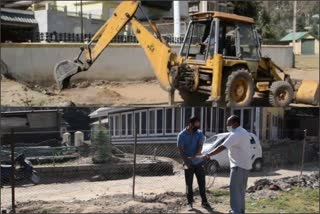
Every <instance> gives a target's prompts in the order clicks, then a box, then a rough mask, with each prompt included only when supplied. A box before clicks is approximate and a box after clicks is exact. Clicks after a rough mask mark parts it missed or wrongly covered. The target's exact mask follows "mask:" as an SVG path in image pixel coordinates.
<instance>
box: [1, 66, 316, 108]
mask: <svg viewBox="0 0 320 214" xmlns="http://www.w3.org/2000/svg"><path fill="white" fill-rule="evenodd" d="M287 72H288V73H289V74H290V75H291V77H292V78H293V79H306V80H317V81H319V70H318V69H310V68H307V69H304V70H302V69H290V70H288V71H287ZM175 101H176V102H177V103H181V102H182V99H181V97H180V96H179V94H178V92H176V94H175ZM167 104H168V94H167V92H165V91H164V90H162V89H161V88H160V85H159V83H158V82H157V81H156V80H148V81H130V82H128V81H124V82H108V81H94V82H87V81H82V82H81V81H80V82H73V84H72V88H69V89H67V90H64V91H62V92H60V91H58V90H57V89H55V87H54V86H52V87H46V88H43V87H40V86H37V85H30V86H26V85H24V84H21V83H18V82H16V81H14V80H9V79H6V78H2V79H1V105H3V106H72V105H76V106H93V105H94V106H127V105H167ZM253 105H255V106H266V105H268V103H264V102H262V101H261V99H259V98H256V99H255V101H254V103H253ZM299 105H300V104H298V106H299ZM295 106H296V104H295ZM300 106H304V105H300Z"/></svg>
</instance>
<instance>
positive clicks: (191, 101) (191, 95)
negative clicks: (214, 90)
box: [179, 90, 210, 106]
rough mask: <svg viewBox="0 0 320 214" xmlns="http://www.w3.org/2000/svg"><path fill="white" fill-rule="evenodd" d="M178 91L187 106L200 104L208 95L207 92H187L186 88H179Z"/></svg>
mask: <svg viewBox="0 0 320 214" xmlns="http://www.w3.org/2000/svg"><path fill="white" fill-rule="evenodd" d="M179 93H180V96H181V98H182V99H183V102H184V104H185V105H188V106H200V105H201V104H204V103H205V102H206V101H207V100H208V99H209V97H210V96H209V95H207V94H202V93H199V92H189V91H187V90H179Z"/></svg>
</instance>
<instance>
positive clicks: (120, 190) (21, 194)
mask: <svg viewBox="0 0 320 214" xmlns="http://www.w3.org/2000/svg"><path fill="white" fill-rule="evenodd" d="M305 169H306V171H304V173H305V174H308V173H311V172H312V171H314V170H318V168H317V167H316V165H315V164H314V165H310V166H308V165H307V166H305ZM294 175H299V171H298V170H290V169H279V170H271V169H268V170H265V171H264V172H260V173H258V172H252V173H251V174H250V178H249V181H248V186H251V185H253V183H254V181H256V180H257V179H260V178H269V179H277V178H282V177H287V176H294ZM206 182H207V188H208V190H209V191H208V194H207V195H208V198H209V201H210V203H211V204H212V205H213V207H214V213H226V212H228V210H229V205H228V204H229V201H228V197H229V196H228V192H227V189H226V186H227V185H228V182H229V178H228V172H227V171H226V172H223V173H219V174H218V176H217V177H216V178H214V177H209V176H207V181H206ZM196 186H197V185H196V181H194V187H196ZM10 191H11V189H10V188H9V187H4V188H3V189H2V194H1V195H2V196H1V197H2V207H5V208H6V207H8V208H9V207H10V204H11V203H10V200H11V194H10ZM131 191H132V178H129V179H123V180H112V181H101V182H89V181H77V182H72V183H52V184H45V185H37V186H32V185H29V186H22V187H17V188H16V201H17V211H18V212H25V213H39V212H41V213H43V212H47V213H48V212H49V213H50V212H55V213H70V212H73V213H89V212H90V213H99V212H111V213H112V212H117V213H142V212H144V213H146V212H152V213H155V212H156V213H161V212H162V213H163V212H166V213H167V212H169V213H177V212H180V213H185V212H186V210H185V205H186V199H185V194H184V192H185V184H184V176H183V172H182V171H179V172H177V173H175V175H173V176H157V177H140V176H139V177H137V178H136V198H135V199H132V197H131ZM196 192H197V190H196ZM218 196H223V198H222V200H221V198H220V200H219V197H218ZM200 203H201V201H200V198H199V195H198V194H197V193H196V195H195V204H194V207H195V211H193V212H192V213H208V212H209V211H207V210H204V209H203V208H201V206H200Z"/></svg>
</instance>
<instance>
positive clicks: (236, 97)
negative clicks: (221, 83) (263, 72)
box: [225, 68, 254, 107]
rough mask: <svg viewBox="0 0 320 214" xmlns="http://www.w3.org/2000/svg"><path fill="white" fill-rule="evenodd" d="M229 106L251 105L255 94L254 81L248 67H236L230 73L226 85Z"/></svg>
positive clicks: (226, 99)
mask: <svg viewBox="0 0 320 214" xmlns="http://www.w3.org/2000/svg"><path fill="white" fill-rule="evenodd" d="M225 89H226V90H225V101H226V104H227V106H228V107H244V106H249V105H250V103H251V101H252V98H253V94H254V82H253V79H252V76H251V74H250V72H249V71H248V70H247V69H246V68H236V69H235V70H234V71H232V72H231V73H230V75H229V76H228V79H227V83H226V87H225Z"/></svg>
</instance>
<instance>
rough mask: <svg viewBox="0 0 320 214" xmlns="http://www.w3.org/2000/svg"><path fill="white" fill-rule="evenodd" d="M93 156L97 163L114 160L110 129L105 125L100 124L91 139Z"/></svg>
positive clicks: (94, 161)
mask: <svg viewBox="0 0 320 214" xmlns="http://www.w3.org/2000/svg"><path fill="white" fill-rule="evenodd" d="M91 142H92V149H93V157H92V161H93V163H95V164H99V163H107V162H110V161H111V160H112V146H111V141H110V134H109V130H108V129H107V128H105V127H104V126H103V125H99V126H98V128H97V131H95V132H94V134H93V137H92V139H91Z"/></svg>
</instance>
